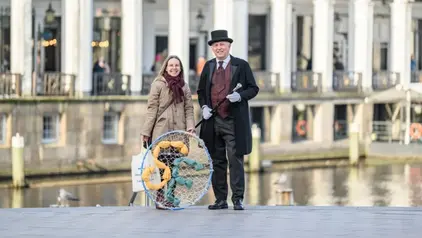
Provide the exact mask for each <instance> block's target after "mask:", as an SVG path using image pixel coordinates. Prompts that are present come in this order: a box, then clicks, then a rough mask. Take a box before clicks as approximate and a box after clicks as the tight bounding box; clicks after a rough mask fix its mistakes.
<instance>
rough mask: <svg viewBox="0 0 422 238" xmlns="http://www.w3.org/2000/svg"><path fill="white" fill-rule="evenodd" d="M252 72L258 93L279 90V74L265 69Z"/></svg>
mask: <svg viewBox="0 0 422 238" xmlns="http://www.w3.org/2000/svg"><path fill="white" fill-rule="evenodd" d="M253 74H254V77H255V81H256V84H257V85H258V87H259V92H260V93H261V92H265V93H278V92H279V81H280V74H278V73H271V72H267V71H254V72H253Z"/></svg>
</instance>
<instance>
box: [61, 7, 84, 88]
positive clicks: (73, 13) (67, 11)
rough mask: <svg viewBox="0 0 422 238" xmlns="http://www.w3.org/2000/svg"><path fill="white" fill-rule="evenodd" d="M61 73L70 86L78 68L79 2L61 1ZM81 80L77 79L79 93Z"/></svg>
mask: <svg viewBox="0 0 422 238" xmlns="http://www.w3.org/2000/svg"><path fill="white" fill-rule="evenodd" d="M61 24H62V37H61V39H62V45H61V47H62V54H61V59H62V62H61V64H62V67H61V68H62V72H63V73H64V74H66V75H68V77H65V79H66V84H67V85H69V86H70V83H71V81H70V80H71V77H72V75H74V76H77V75H78V67H79V52H78V51H77V50H75V49H78V46H79V1H67V0H62V22H61ZM80 81H81V78H80V77H78V81H77V83H75V86H76V85H77V90H78V92H80V91H81V90H80V89H81V86H80Z"/></svg>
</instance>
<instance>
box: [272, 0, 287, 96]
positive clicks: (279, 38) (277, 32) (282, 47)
mask: <svg viewBox="0 0 422 238" xmlns="http://www.w3.org/2000/svg"><path fill="white" fill-rule="evenodd" d="M271 4H272V5H271V49H272V51H271V72H273V73H274V74H273V77H277V75H278V77H277V78H278V80H279V90H280V92H289V91H290V89H291V71H292V50H291V49H292V4H290V3H288V0H272V2H271Z"/></svg>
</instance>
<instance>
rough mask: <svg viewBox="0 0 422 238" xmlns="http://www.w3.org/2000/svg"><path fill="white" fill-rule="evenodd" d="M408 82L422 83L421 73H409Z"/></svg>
mask: <svg viewBox="0 0 422 238" xmlns="http://www.w3.org/2000/svg"><path fill="white" fill-rule="evenodd" d="M410 82H412V83H422V71H412V72H411V73H410Z"/></svg>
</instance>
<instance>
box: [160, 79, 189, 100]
mask: <svg viewBox="0 0 422 238" xmlns="http://www.w3.org/2000/svg"><path fill="white" fill-rule="evenodd" d="M164 78H165V79H166V81H167V84H168V87H169V88H170V90H171V91H172V93H173V101H174V102H175V103H176V104H177V103H181V102H183V98H184V96H185V94H184V92H183V86H185V81H184V80H183V78H182V76H181V74H179V75H178V76H176V77H173V76H170V75H169V74H168V73H167V72H165V73H164Z"/></svg>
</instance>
